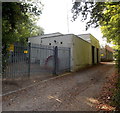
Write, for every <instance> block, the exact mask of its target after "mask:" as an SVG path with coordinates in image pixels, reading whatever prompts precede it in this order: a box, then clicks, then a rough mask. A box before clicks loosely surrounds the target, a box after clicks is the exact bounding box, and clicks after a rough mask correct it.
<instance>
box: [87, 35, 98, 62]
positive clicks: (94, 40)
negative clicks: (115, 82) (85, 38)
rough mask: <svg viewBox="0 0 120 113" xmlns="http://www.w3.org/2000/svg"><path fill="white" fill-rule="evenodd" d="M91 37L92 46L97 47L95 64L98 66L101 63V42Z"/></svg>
mask: <svg viewBox="0 0 120 113" xmlns="http://www.w3.org/2000/svg"><path fill="white" fill-rule="evenodd" d="M89 35H90V39H91V45H92V46H94V47H95V51H94V57H95V59H94V60H95V64H97V63H98V62H100V44H99V41H98V40H97V39H96V38H95V37H94V36H93V35H91V34H89ZM97 49H98V62H97Z"/></svg>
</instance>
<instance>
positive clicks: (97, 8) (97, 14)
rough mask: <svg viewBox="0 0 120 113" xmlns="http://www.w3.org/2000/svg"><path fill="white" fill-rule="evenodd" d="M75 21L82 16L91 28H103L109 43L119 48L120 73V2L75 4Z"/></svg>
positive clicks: (87, 26)
mask: <svg viewBox="0 0 120 113" xmlns="http://www.w3.org/2000/svg"><path fill="white" fill-rule="evenodd" d="M72 13H73V20H74V21H75V20H76V19H77V17H78V16H79V15H80V14H81V15H82V21H84V20H87V23H86V30H87V29H88V28H89V27H98V26H100V27H101V31H102V33H103V36H104V37H106V38H107V41H108V42H111V41H112V42H113V43H114V44H116V45H117V46H118V67H119V68H118V69H119V72H120V2H96V3H95V2H75V3H74V4H73V8H72Z"/></svg>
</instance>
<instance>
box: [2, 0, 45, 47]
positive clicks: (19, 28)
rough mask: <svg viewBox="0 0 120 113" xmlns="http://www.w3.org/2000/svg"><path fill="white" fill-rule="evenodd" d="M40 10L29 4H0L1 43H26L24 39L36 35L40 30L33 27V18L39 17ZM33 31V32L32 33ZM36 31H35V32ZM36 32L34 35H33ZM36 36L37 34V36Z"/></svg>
mask: <svg viewBox="0 0 120 113" xmlns="http://www.w3.org/2000/svg"><path fill="white" fill-rule="evenodd" d="M40 14H41V8H40V9H39V10H38V8H37V7H36V6H33V4H29V3H20V2H19V3H17V2H3V3H2V31H3V32H2V37H3V40H2V43H3V46H4V45H8V44H11V43H14V42H16V41H23V42H25V41H26V39H25V38H26V37H29V36H33V35H36V34H37V33H38V31H39V30H40V29H41V34H43V29H42V28H40V27H38V26H36V25H35V22H34V21H35V19H36V18H34V20H32V19H33V16H39V15H40ZM33 29H34V32H33V31H32V30H33ZM35 29H36V31H35ZM35 32H36V34H35ZM37 35H38V34H37Z"/></svg>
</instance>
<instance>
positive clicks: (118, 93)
mask: <svg viewBox="0 0 120 113" xmlns="http://www.w3.org/2000/svg"><path fill="white" fill-rule="evenodd" d="M119 76H120V75H119ZM116 87H117V88H116V90H115V93H114V95H113V98H112V105H114V106H116V108H117V110H120V77H119V78H118V81H117V84H116Z"/></svg>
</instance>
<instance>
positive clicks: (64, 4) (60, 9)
mask: <svg viewBox="0 0 120 113" xmlns="http://www.w3.org/2000/svg"><path fill="white" fill-rule="evenodd" d="M42 3H43V4H44V7H43V11H42V15H41V17H40V20H39V22H38V25H40V26H41V27H43V29H44V32H45V34H48V33H55V32H60V33H63V34H69V33H72V34H76V35H78V34H84V33H91V34H92V35H93V36H95V37H96V38H97V39H98V40H99V41H100V43H101V44H105V41H103V39H102V34H101V32H100V29H99V28H96V29H89V30H88V31H85V23H83V22H81V21H80V17H79V18H78V19H77V20H76V21H75V22H72V21H71V19H72V14H71V8H72V5H73V4H72V0H42Z"/></svg>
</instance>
